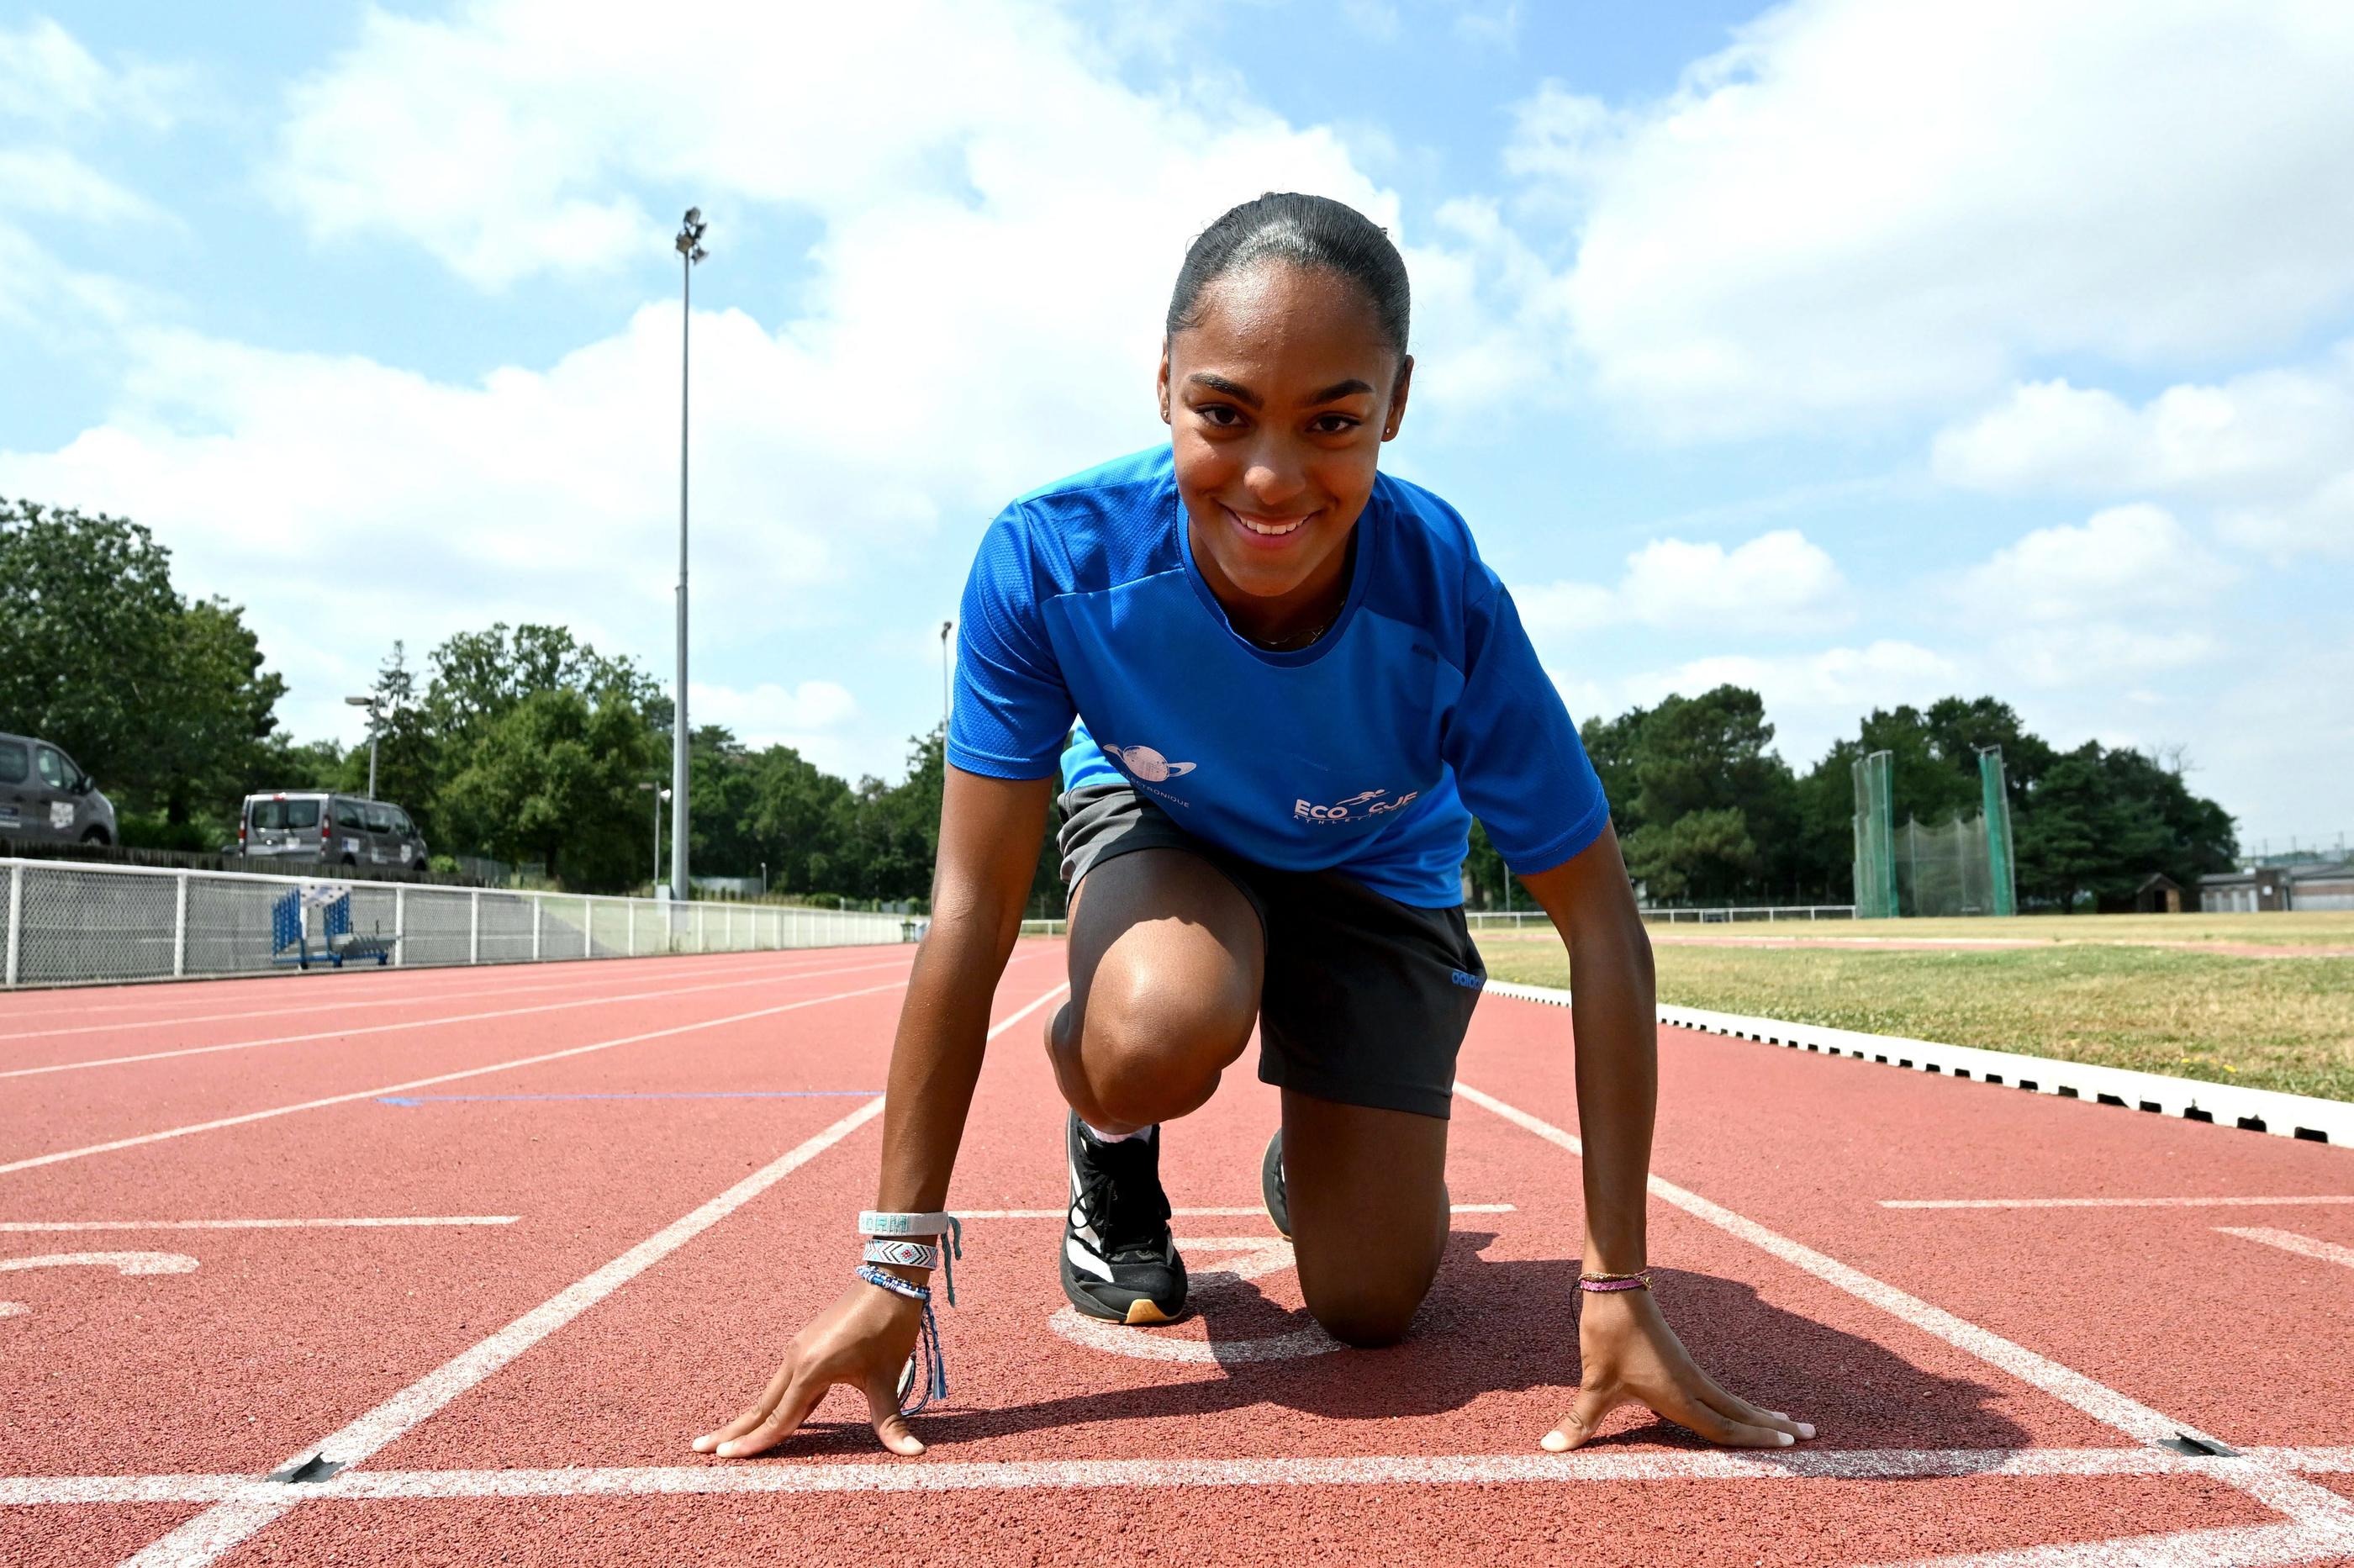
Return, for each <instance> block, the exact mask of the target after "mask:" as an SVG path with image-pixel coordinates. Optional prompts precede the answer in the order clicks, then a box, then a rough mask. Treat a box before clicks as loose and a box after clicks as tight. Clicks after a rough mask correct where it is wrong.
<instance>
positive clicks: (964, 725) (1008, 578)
mask: <svg viewBox="0 0 2354 1568" xmlns="http://www.w3.org/2000/svg"><path fill="white" fill-rule="evenodd" d="M1039 596H1040V588H1039V577H1038V573H1037V571H1036V569H1035V565H1034V557H1033V556H1032V546H1031V540H1030V536H1029V526H1028V520H1027V519H1026V518H1025V517H1024V516H1023V514H1022V513H1021V511H1020V509H1019V508H1018V507H1008V508H1007V509H1006V510H1005V511H1004V512H1003V513H1002V514H1000V515H999V516H998V519H997V521H996V522H994V523H992V524H990V526H989V532H988V533H987V534H985V535H982V536H981V550H980V552H979V554H977V555H976V556H974V557H973V563H972V575H971V576H970V577H967V578H966V579H965V585H964V602H963V607H962V609H961V610H960V618H959V620H958V622H957V662H956V698H955V701H954V703H953V704H952V705H950V708H949V744H948V758H949V762H950V763H951V764H953V765H954V766H956V767H958V768H962V769H964V770H965V771H966V772H967V773H979V774H981V775H983V776H985V777H987V778H991V779H1043V778H1045V777H1046V776H1047V775H1049V774H1051V773H1053V772H1055V761H1056V758H1058V757H1059V756H1060V755H1061V752H1062V749H1063V736H1065V735H1066V733H1067V732H1068V731H1069V729H1070V727H1071V720H1072V718H1073V717H1074V716H1075V715H1074V710H1073V708H1072V705H1071V694H1070V692H1069V691H1068V689H1066V687H1065V686H1064V684H1063V672H1062V667H1061V665H1060V664H1059V663H1058V662H1056V660H1055V650H1054V646H1053V644H1052V643H1050V642H1049V641H1047V638H1046V621H1045V615H1044V607H1043V606H1042V604H1041V603H1040V597H1039Z"/></svg>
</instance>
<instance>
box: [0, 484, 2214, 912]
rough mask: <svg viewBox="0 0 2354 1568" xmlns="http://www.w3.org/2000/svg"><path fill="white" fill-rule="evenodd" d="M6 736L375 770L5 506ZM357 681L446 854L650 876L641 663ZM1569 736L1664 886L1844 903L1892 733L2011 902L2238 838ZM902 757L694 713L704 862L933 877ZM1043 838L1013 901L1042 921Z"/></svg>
mask: <svg viewBox="0 0 2354 1568" xmlns="http://www.w3.org/2000/svg"><path fill="white" fill-rule="evenodd" d="M0 562H5V566H6V574H5V594H0V729H9V730H14V731H16V732H19V733H30V734H35V735H39V736H43V737H44V738H47V739H49V740H52V741H54V742H56V743H57V744H58V745H59V746H62V747H65V749H66V750H67V751H68V752H69V753H71V754H72V755H73V757H74V758H76V760H78V761H80V763H81V765H82V766H83V767H84V768H88V769H90V772H91V774H92V775H93V777H95V778H96V779H98V780H99V781H100V784H101V787H102V788H104V789H106V791H107V792H108V794H109V795H110V797H111V798H112V799H113V800H115V802H116V804H117V806H118V808H119V809H120V810H121V812H122V827H123V836H124V839H125V841H126V842H131V843H144V844H149V845H153V846H154V847H160V848H176V849H187V850H211V849H215V848H217V847H218V846H219V844H220V843H221V842H224V841H225V840H229V839H234V837H235V836H236V814H237V810H238V806H239V801H240V800H242V798H243V797H244V796H245V795H246V794H247V793H248V792H249V791H253V790H269V789H344V790H349V791H353V792H358V791H361V790H363V789H366V784H367V770H368V747H367V745H366V742H365V741H363V742H362V743H361V744H360V745H358V746H356V747H345V746H342V745H339V744H337V743H335V742H333V741H324V740H320V741H310V742H297V741H295V740H293V739H292V738H291V737H290V736H287V735H286V734H285V733H284V732H283V731H282V730H281V728H280V726H279V723H278V719H277V715H276V708H277V705H278V702H279V700H280V699H281V697H282V696H283V695H284V694H285V689H286V687H285V682H284V681H283V680H282V679H281V677H280V676H278V675H277V674H275V673H271V672H270V671H268V670H266V669H265V668H264V667H263V659H262V656H261V652H260V644H259V642H258V641H257V640H256V638H255V636H254V634H253V632H252V630H250V629H249V627H247V626H246V624H245V621H244V616H243V611H242V610H241V609H239V607H238V606H236V605H233V604H230V603H228V601H226V600H224V599H217V598H216V599H189V598H187V597H186V596H184V595H182V594H181V593H180V592H179V591H178V590H177V589H176V588H174V587H173V585H172V581H171V571H170V554H169V552H168V551H167V550H166V549H165V548H164V546H161V545H159V544H157V543H156V542H155V541H154V537H153V536H152V535H150V534H149V532H148V531H147V530H146V529H145V528H143V527H142V526H141V525H139V524H135V523H133V522H130V521H128V520H125V519H122V518H116V517H108V516H103V515H86V514H81V513H79V512H75V511H71V510H68V509H58V508H46V507H42V506H39V505H37V504H35V503H28V502H13V503H12V502H6V501H0ZM376 694H377V699H378V706H377V711H376V720H375V724H376V765H377V786H376V793H377V794H378V796H379V797H381V798H382V799H384V800H391V801H394V802H397V803H398V804H399V805H400V806H402V807H403V808H405V809H406V810H408V813H409V814H410V816H411V817H413V818H414V819H415V820H416V821H418V823H419V826H420V828H422V830H423V831H424V832H425V835H426V838H427V841H428V842H429V844H430V846H431V848H432V850H433V851H434V853H435V854H436V855H437V856H443V855H480V856H484V857H487V858H491V859H494V860H500V861H504V862H508V863H531V864H535V865H536V866H538V867H540V868H541V869H542V870H543V871H544V873H545V874H546V876H547V877H548V878H550V879H551V880H553V881H555V882H557V883H560V884H561V885H565V886H567V887H570V888H574V889H577V890H580V891H587V892H610V891H618V890H622V889H627V888H631V887H640V886H644V885H647V884H648V883H649V882H650V880H651V878H652V872H653V870H654V867H655V861H656V855H655V853H654V842H653V817H652V812H653V805H654V800H653V792H652V789H647V788H642V786H649V785H652V786H655V787H660V786H663V785H666V784H667V783H668V782H669V779H670V758H671V740H670V735H671V724H672V716H673V715H672V705H671V702H670V699H669V698H668V697H667V696H665V695H664V694H663V692H662V691H661V689H660V687H659V686H658V685H657V684H656V683H655V682H654V681H653V679H652V677H651V676H650V675H648V674H647V673H646V672H645V671H644V669H643V668H642V666H640V665H639V664H637V663H636V662H634V661H632V660H629V659H623V658H614V657H610V656H608V655H605V654H601V653H599V652H598V651H597V650H596V649H594V648H592V647H590V646H588V644H586V643H584V642H581V641H578V639H576V638H575V637H574V636H573V635H572V634H571V632H569V631H568V630H566V629H564V628H562V627H558V626H548V625H533V624H525V625H520V626H508V625H506V624H504V623H500V624H497V625H493V626H491V627H489V628H486V629H484V630H479V631H468V632H461V633H459V634H457V635H456V636H453V637H451V638H450V639H448V640H447V641H444V642H443V643H441V645H440V646H439V647H438V648H435V649H433V650H432V651H431V652H429V654H428V655H427V656H426V658H425V660H424V662H423V664H422V667H421V668H420V667H418V666H416V665H413V664H412V663H411V662H409V659H408V652H407V650H406V649H405V648H404V647H402V646H401V645H400V644H398V643H396V644H395V645H394V647H393V649H392V652H391V653H390V654H389V656H388V657H387V659H386V660H385V662H384V663H383V666H382V668H381V670H380V671H379V673H378V675H377V679H376ZM1581 733H1582V735H1583V737H1584V740H1585V748H1586V752H1587V754H1588V756H1590V757H1591V758H1593V761H1594V766H1595V768H1596V772H1597V773H1598V774H1599V775H1600V777H1601V779H1602V784H1603V787H1604V789H1605V790H1606V793H1607V794H1608V796H1609V798H1610V802H1611V819H1612V821H1613V822H1614V824H1615V825H1616V826H1617V831H1618V834H1619V837H1620V840H1621V842H1622V843H1623V845H1624V848H1625V852H1626V856H1627V863H1628V870H1629V872H1630V873H1631V874H1633V875H1634V876H1635V878H1636V879H1637V880H1638V882H1640V883H1641V884H1642V885H1644V888H1645V890H1646V892H1647V893H1648V895H1649V896H1650V897H1651V898H1652V899H1653V900H1654V901H1655V902H1659V903H1668V904H1741V903H1833V904H1844V903H1848V902H1850V900H1851V899H1852V897H1853V894H1854V888H1853V866H1852V855H1853V844H1854V840H1853V834H1852V829H1851V825H1850V824H1851V818H1852V814H1853V810H1854V794H1853V787H1852V782H1851V777H1850V768H1851V765H1852V764H1853V763H1854V761H1855V760H1856V758H1858V757H1860V756H1862V755H1864V754H1865V753H1867V752H1874V751H1883V750H1884V751H1888V752H1890V753H1892V754H1893V765H1894V766H1893V784H1894V805H1895V816H1896V819H1897V820H1898V821H1903V820H1904V819H1905V818H1907V817H1908V816H1909V817H1912V818H1915V819H1918V820H1919V821H1922V822H1924V823H1935V822H1942V821H1948V820H1950V819H1951V818H1952V817H1954V816H1955V815H1956V814H1957V813H1967V812H1971V811H1975V810H1978V801H1979V784H1978V748H1979V747H1982V746H1999V747H2002V748H2003V756H2004V759H2005V762H2006V764H2007V767H2008V770H2009V792H2010V805H2011V815H2012V827H2013V832H2014V836H2015V842H2016V852H2015V853H2016V860H2017V868H2018V887H2019V893H2020V903H2021V906H2022V907H2044V908H2059V909H2067V908H2075V907H2080V906H2088V905H2089V906H2115V905H2116V904H2118V903H2120V902H2125V901H2128V900H2130V898H2131V897H2132V895H2133V892H2134V890H2135V888H2136V887H2137V886H2138V885H2140V883H2141V882H2142V880H2143V879H2144V878H2145V877H2147V875H2148V874H2150V873H2152V872H2161V873H2164V874H2167V875H2168V876H2170V877H2172V878H2173V879H2174V880H2175V881H2176V882H2178V883H2179V884H2181V885H2184V886H2186V887H2188V886H2190V885H2193V884H2194V883H2195V882H2196V881H2197V879H2198V877H2199V876H2200V874H2205V873H2208V872H2215V871H2222V870H2227V869H2229V868H2230V866H2231V865H2232V861H2233V858H2234V855H2235V853H2236V851H2237V844H2236V842H2235V840H2234V836H2233V828H2232V819H2231V817H2230V816H2229V814H2228V813H2226V812H2225V811H2224V810H2223V809H2222V808H2221V806H2219V805H2217V804H2216V803H2215V802H2214V801H2212V800H2207V799H2204V798H2203V797H2200V796H2199V795H2197V794H2196V793H2194V792H2193V791H2192V790H2191V789H2190V787H2189V784H2188V783H2187V781H2186V779H2184V776H2183V768H2182V761H2181V758H2180V757H2179V754H2178V755H2176V756H2173V757H2160V756H2152V755H2149V754H2146V753H2142V752H2138V751H2133V750H2126V749H2116V748H2110V747H2103V746H2102V745H2100V744H2099V743H2098V742H2096V741H2086V742H2084V744H2083V745H2081V746H2078V747H2075V748H2073V750H2062V749H2060V748H2059V747H2054V746H2052V744H2050V743H2049V742H2047V741H2045V740H2043V739H2042V738H2041V736H2036V735H2034V734H2033V733H2031V731H2029V730H2028V729H2027V728H2026V726H2024V725H2022V724H2021V723H2020V719H2019V716H2018V715H2017V714H2016V713H2015V712H2014V711H2013V710H2012V709H2011V708H2010V707H2009V705H2007V704H2005V703H2002V702H1999V701H1998V700H1996V699H1995V698H1993V697H1987V696H1982V697H1977V698H1962V697H1958V696H1956V697H1948V698H1945V699H1943V700H1941V701H1939V702H1935V703H1932V704H1930V705H1928V706H1927V707H1926V708H1917V709H1916V708H1914V707H1911V706H1903V707H1896V708H1892V709H1882V710H1874V711H1873V712H1872V714H1871V715H1868V716H1867V717H1865V718H1864V719H1863V720H1862V722H1861V725H1860V726H1859V728H1858V733H1857V734H1856V735H1855V736H1853V737H1852V738H1846V739H1841V740H1840V741H1839V742H1837V743H1836V744H1835V745H1834V746H1833V747H1831V748H1830V750H1829V752H1828V753H1827V754H1826V755H1825V756H1824V757H1823V758H1820V759H1819V761H1817V762H1816V763H1815V764H1814V766H1813V767H1811V768H1808V770H1807V771H1806V772H1804V773H1800V772H1797V770H1795V769H1794V768H1791V766H1790V765H1789V764H1788V763H1787V762H1786V761H1785V760H1784V759H1783V758H1781V757H1780V756H1779V755H1778V754H1776V752H1775V751H1774V750H1773V749H1772V742H1773V739H1774V726H1772V724H1770V723H1769V722H1768V721H1767V720H1766V717H1765V704H1764V701H1763V699H1762V698H1760V697H1759V695H1758V694H1756V693H1755V692H1753V691H1749V690H1747V689H1745V688H1743V687H1739V686H1733V685H1724V686H1719V687H1717V688H1716V689H1714V690H1713V691H1709V692H1703V693H1702V694H1699V695H1697V696H1691V697H1686V696H1681V695H1674V696H1670V697H1668V698H1666V699H1665V700H1663V701H1661V702H1660V703H1659V704H1658V705H1656V706H1652V707H1635V708H1630V709H1628V711H1627V712H1625V713H1623V714H1620V715H1617V717H1615V718H1595V719H1589V720H1587V721H1586V722H1585V726H1584V727H1583V730H1582V732H1581ZM909 748H910V749H909V755H908V769H907V778H906V779H904V780H902V781H901V782H899V783H897V784H885V783H884V782H883V781H882V780H880V779H874V778H871V777H870V778H864V779H859V780H858V781H857V783H855V784H852V783H851V782H849V781H847V780H845V779H840V778H837V777H835V776H834V775H832V774H831V773H828V772H826V771H825V770H824V769H822V768H818V767H817V766H816V765H814V764H813V763H811V762H810V761H809V760H808V759H807V758H803V757H802V756H801V755H800V753H798V752H797V751H795V750H794V749H793V748H792V747H788V746H781V745H771V746H767V747H757V748H756V747H750V746H748V745H747V744H746V743H744V742H743V741H741V740H739V739H738V738H737V736H734V735H733V734H731V733H730V732H729V731H728V730H726V728H724V727H722V726H716V725H705V726H696V727H695V730H694V731H693V733H692V734H691V735H690V736H689V768H690V794H689V799H690V801H691V806H692V809H691V810H690V812H689V818H688V823H689V840H690V856H691V859H692V861H693V863H694V865H695V870H696V871H697V872H698V873H700V874H705V875H727V876H752V875H755V874H759V873H761V872H762V871H764V870H765V873H766V874H767V878H768V884H769V887H770V889H771V890H772V891H774V892H777V893H780V894H786V895H795V896H800V897H804V898H813V899H821V900H822V899H824V898H827V897H829V896H841V897H849V898H857V899H922V898H925V897H927V896H928V895H929V892H930V885H931V875H932V863H933V857H934V855H935V853H936V852H937V850H938V836H939V807H940V793H941V786H942V779H943V764H942V747H941V736H940V734H939V732H938V730H934V731H932V732H931V733H929V734H928V735H922V736H912V737H910V740H909ZM1052 843H1053V840H1052V838H1051V836H1050V837H1049V839H1048V842H1047V845H1046V846H1044V847H1042V850H1041V853H1040V856H1039V867H1038V873H1037V878H1036V881H1035V883H1034V887H1033V896H1034V901H1036V902H1038V903H1039V905H1040V906H1042V907H1043V908H1044V909H1045V910H1047V911H1048V912H1057V913H1058V912H1059V910H1060V907H1061V891H1060V888H1059V886H1058V885H1057V884H1056V880H1055V857H1054V853H1053V849H1052ZM665 854H666V852H665ZM663 863H664V864H667V861H666V859H665V860H664V861H663ZM1466 874H1467V878H1468V880H1469V884H1470V885H1471V892H1472V897H1473V898H1474V900H1475V901H1476V902H1482V903H1487V904H1490V905H1497V904H1501V903H1502V902H1504V896H1505V889H1504V878H1503V867H1502V863H1501V862H1500V859H1499V858H1498V856H1497V854H1496V852H1495V850H1494V848H1493V846H1492V845H1490V843H1489V842H1488V841H1487V837H1486V835H1485V834H1484V833H1482V832H1478V831H1477V830H1476V829H1475V831H1474V833H1473V837H1472V845H1471V853H1470V857H1469V863H1468V864H1467V866H1466Z"/></svg>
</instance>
